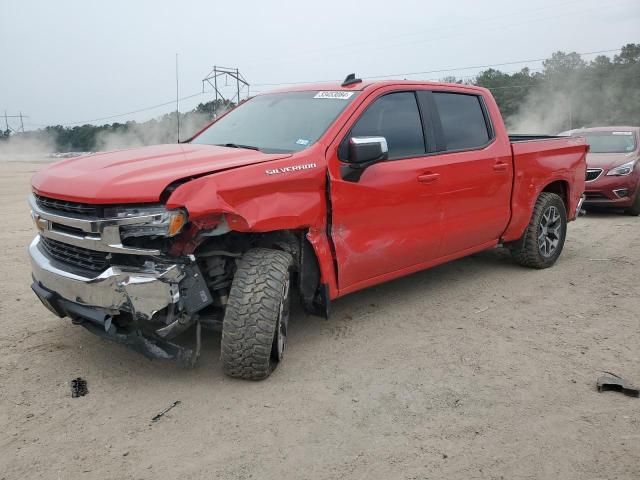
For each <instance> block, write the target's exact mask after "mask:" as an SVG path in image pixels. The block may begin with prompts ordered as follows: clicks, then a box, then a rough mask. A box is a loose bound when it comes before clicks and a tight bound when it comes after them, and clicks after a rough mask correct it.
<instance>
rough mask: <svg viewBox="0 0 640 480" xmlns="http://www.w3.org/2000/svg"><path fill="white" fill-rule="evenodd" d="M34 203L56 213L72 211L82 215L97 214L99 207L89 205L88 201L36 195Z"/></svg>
mask: <svg viewBox="0 0 640 480" xmlns="http://www.w3.org/2000/svg"><path fill="white" fill-rule="evenodd" d="M36 203H37V204H38V206H40V207H41V208H46V209H47V210H51V211H54V212H58V213H73V214H76V215H80V216H83V217H97V216H99V214H100V213H101V212H100V207H99V206H97V205H89V204H88V203H77V202H68V201H66V200H58V199H55V198H47V197H41V196H39V195H36Z"/></svg>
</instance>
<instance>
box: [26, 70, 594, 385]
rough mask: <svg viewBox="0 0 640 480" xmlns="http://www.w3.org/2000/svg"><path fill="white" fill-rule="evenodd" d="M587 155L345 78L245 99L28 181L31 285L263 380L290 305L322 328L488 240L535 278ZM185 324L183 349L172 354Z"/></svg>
mask: <svg viewBox="0 0 640 480" xmlns="http://www.w3.org/2000/svg"><path fill="white" fill-rule="evenodd" d="M586 151H587V145H586V143H585V141H584V139H582V138H566V137H563V138H560V137H543V136H519V137H509V136H508V135H507V132H506V130H505V127H504V123H503V121H502V117H501V116H500V112H499V110H498V106H497V105H496V102H495V100H494V99H493V97H492V96H491V93H490V92H489V91H488V90H485V89H483V88H479V87H473V86H468V85H456V84H441V83H429V82H408V81H385V82H362V81H361V80H358V79H355V78H353V77H349V78H347V79H346V80H345V82H343V83H342V84H339V83H338V84H335V83H333V84H321V85H304V86H298V87H295V88H290V89H286V90H282V91H278V92H273V93H268V94H262V95H258V96H256V97H254V98H252V99H250V100H248V101H246V102H244V103H242V104H240V105H239V106H238V107H236V108H235V109H234V110H231V111H230V112H228V113H227V114H225V115H224V116H222V117H220V118H219V119H217V120H216V121H215V123H213V124H211V125H210V126H208V127H207V128H205V129H204V130H203V131H201V132H200V133H199V134H198V135H196V136H195V138H193V139H192V140H191V141H190V142H188V143H184V144H180V145H158V146H153V147H144V148H139V149H130V150H122V151H116V152H109V153H101V154H96V155H91V156H87V157H81V158H75V159H69V160H64V161H61V162H59V163H55V164H53V165H51V166H49V167H47V168H44V169H43V170H41V171H40V172H39V173H37V174H36V175H35V176H34V177H33V180H32V184H33V195H32V196H31V198H30V203H31V210H32V215H33V218H34V221H35V224H36V227H37V229H38V235H37V237H36V238H35V239H34V241H33V242H32V244H31V246H30V247H29V253H30V256H31V263H32V269H33V278H34V282H33V285H32V288H33V290H34V292H35V293H36V294H37V295H38V297H39V298H40V299H41V300H42V302H43V303H44V304H45V306H47V308H49V309H50V310H51V311H52V312H54V313H55V314H56V315H58V316H60V317H65V316H68V317H70V318H71V319H72V320H73V322H74V323H76V324H78V325H82V326H83V327H85V328H87V329H89V330H90V331H92V332H94V333H96V334H98V335H101V336H103V337H106V338H108V339H110V340H114V341H116V342H120V343H124V344H126V345H128V346H131V347H133V348H135V349H137V350H139V351H141V352H142V353H144V354H145V355H147V356H149V357H151V358H173V359H178V360H182V361H185V362H189V363H192V362H194V361H195V360H196V359H197V358H198V354H199V350H200V328H201V327H212V328H218V329H221V330H222V340H221V341H222V349H221V351H222V353H221V356H222V363H223V366H224V370H225V372H226V373H227V374H229V375H231V376H235V377H241V378H248V379H260V378H265V377H267V376H268V375H269V374H270V373H271V371H272V370H273V368H274V367H275V366H276V365H277V364H278V363H279V362H280V361H281V359H282V355H283V352H284V347H285V341H286V338H287V334H288V328H289V322H288V320H289V305H290V301H291V298H292V293H293V292H297V295H295V296H294V297H293V298H299V299H300V301H301V303H302V305H303V307H304V308H305V309H306V310H307V311H309V312H311V313H315V314H319V315H322V316H328V315H329V307H330V304H331V302H332V301H333V300H335V299H337V298H338V297H341V296H343V295H346V294H348V293H351V292H355V291H357V290H360V289H363V288H366V287H369V286H371V285H376V284H379V283H381V282H385V281H387V280H391V279H394V278H397V277H401V276H403V275H408V274H410V273H412V272H416V271H418V270H422V269H425V268H429V267H432V266H434V265H438V264H441V263H444V262H448V261H451V260H454V259H456V258H460V257H464V256H466V255H470V254H472V253H475V252H478V251H481V250H485V249H488V248H493V247H495V246H497V245H499V244H502V245H504V246H506V247H508V248H509V249H510V250H511V252H512V254H513V257H514V259H515V261H517V262H518V263H520V264H522V265H524V266H527V267H531V268H547V267H550V266H552V265H553V264H554V263H555V262H556V260H557V259H558V257H559V256H560V253H561V252H562V248H563V245H564V241H565V238H566V229H567V222H568V221H571V220H573V219H575V218H576V211H577V210H578V209H579V208H580V203H581V198H582V192H583V191H584V179H585V172H586V163H585V155H586ZM549 278H550V279H551V277H549ZM398 322H402V319H398ZM187 329H190V330H191V331H194V332H195V336H196V341H195V348H193V349H190V348H187V347H185V346H181V345H179V344H177V343H176V342H175V341H174V339H175V338H177V337H178V335H179V334H180V333H182V332H184V331H185V330H187Z"/></svg>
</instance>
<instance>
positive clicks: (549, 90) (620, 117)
mask: <svg viewBox="0 0 640 480" xmlns="http://www.w3.org/2000/svg"><path fill="white" fill-rule="evenodd" d="M443 80H444V81H449V82H454V83H469V84H474V85H479V86H482V87H485V88H488V89H489V90H491V92H492V93H493V95H494V97H495V99H496V101H497V103H498V106H499V107H500V110H501V112H502V115H503V117H504V118H505V119H506V122H507V126H508V128H509V129H510V130H512V131H516V132H521V133H557V132H559V131H562V130H567V129H570V128H577V127H583V126H595V125H640V44H633V43H631V44H627V45H624V46H623V47H622V48H621V50H620V52H619V53H618V54H616V55H614V56H613V57H609V56H606V55H599V56H597V57H595V58H594V59H593V60H591V61H585V60H584V59H583V58H582V57H581V56H580V55H579V54H578V53H576V52H570V53H566V52H562V51H558V52H555V53H553V55H552V56H551V57H550V58H548V59H547V60H545V61H544V62H542V69H541V70H540V71H532V70H531V69H529V68H523V69H521V70H520V71H517V72H511V73H509V72H502V71H500V70H497V69H493V68H490V69H488V70H484V71H482V72H480V73H479V74H478V75H477V76H476V77H474V78H472V79H467V80H462V79H458V78H456V77H447V78H444V79H443ZM233 106H234V104H233V103H232V102H228V101H222V100H217V101H211V102H206V103H200V104H199V105H198V106H197V107H196V108H194V109H193V110H191V111H189V112H185V113H181V114H180V124H181V126H182V131H183V134H182V135H181V140H185V139H187V138H188V137H189V136H190V135H192V134H193V133H195V132H196V131H197V130H198V129H199V128H201V127H202V126H204V125H205V124H206V123H207V122H209V121H211V120H212V119H213V118H214V116H215V115H216V114H217V113H219V112H221V111H223V110H226V109H228V108H231V107H233ZM176 122H177V118H176V114H175V113H168V114H165V115H163V116H161V117H159V118H155V119H152V120H149V121H147V122H135V121H129V122H126V123H119V122H115V123H111V124H105V125H99V126H98V125H90V124H87V125H81V126H73V127H68V126H62V125H53V126H48V127H46V128H42V129H39V130H34V131H28V132H25V133H12V132H10V131H4V132H0V142H1V141H3V140H5V141H6V140H7V139H9V138H10V137H11V136H23V137H24V138H25V139H30V138H31V139H36V140H37V139H38V138H44V137H46V138H48V139H51V140H52V141H53V148H54V149H55V150H56V151H60V152H64V151H94V150H98V149H108V148H110V147H115V148H118V147H122V146H129V145H130V144H133V145H138V144H139V145H146V144H153V143H175V142H176V141H177V138H176V130H177V128H176V127H177V125H176ZM122 139H124V140H122ZM118 140H122V142H121V143H122V145H121V144H120V143H118Z"/></svg>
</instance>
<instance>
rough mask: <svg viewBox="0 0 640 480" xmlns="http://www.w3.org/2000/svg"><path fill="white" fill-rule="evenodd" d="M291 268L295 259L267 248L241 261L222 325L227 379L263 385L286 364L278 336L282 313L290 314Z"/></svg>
mask: <svg viewBox="0 0 640 480" xmlns="http://www.w3.org/2000/svg"><path fill="white" fill-rule="evenodd" d="M292 264H293V258H292V257H291V255H290V254H288V253H286V252H282V251H279V250H270V249H266V248H256V249H252V250H249V251H248V252H247V253H245V254H244V255H243V256H242V258H241V259H240V260H239V261H238V265H237V270H236V274H235V276H234V277H233V282H232V283H231V290H230V292H229V299H228V302H227V308H226V311H225V315H224V321H223V323H222V349H221V350H222V354H221V357H222V365H223V368H224V372H225V373H226V374H227V375H229V376H231V377H236V378H244V379H247V380H262V379H264V378H267V377H268V376H269V375H270V374H271V372H272V371H273V370H274V369H275V367H276V366H277V364H278V362H279V361H280V360H281V356H282V355H281V353H280V355H278V348H277V345H276V339H277V335H276V334H277V333H278V329H279V326H280V325H279V324H280V316H281V312H282V311H283V308H286V314H287V316H288V312H289V304H290V293H289V292H290V290H291V289H290V288H289V283H290V278H291V273H290V272H291V266H292ZM287 318H288V317H287ZM285 338H286V337H285ZM278 356H280V358H277V357H278Z"/></svg>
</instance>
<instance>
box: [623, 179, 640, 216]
mask: <svg viewBox="0 0 640 480" xmlns="http://www.w3.org/2000/svg"><path fill="white" fill-rule="evenodd" d="M637 188H638V191H637V192H636V198H635V200H634V201H633V205H631V206H630V207H629V208H627V209H625V211H624V213H625V214H627V215H631V216H632V217H637V216H638V215H640V185H638V187H637Z"/></svg>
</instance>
